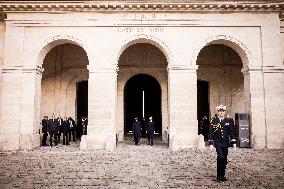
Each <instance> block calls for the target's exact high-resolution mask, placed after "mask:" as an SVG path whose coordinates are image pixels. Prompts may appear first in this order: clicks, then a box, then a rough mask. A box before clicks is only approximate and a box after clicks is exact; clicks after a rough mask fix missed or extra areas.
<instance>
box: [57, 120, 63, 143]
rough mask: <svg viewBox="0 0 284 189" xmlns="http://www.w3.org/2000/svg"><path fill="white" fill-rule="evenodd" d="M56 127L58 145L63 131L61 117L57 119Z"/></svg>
mask: <svg viewBox="0 0 284 189" xmlns="http://www.w3.org/2000/svg"><path fill="white" fill-rule="evenodd" d="M57 127H58V134H57V137H58V139H57V142H58V143H60V137H61V133H62V129H63V119H62V118H61V116H59V117H58V118H57Z"/></svg>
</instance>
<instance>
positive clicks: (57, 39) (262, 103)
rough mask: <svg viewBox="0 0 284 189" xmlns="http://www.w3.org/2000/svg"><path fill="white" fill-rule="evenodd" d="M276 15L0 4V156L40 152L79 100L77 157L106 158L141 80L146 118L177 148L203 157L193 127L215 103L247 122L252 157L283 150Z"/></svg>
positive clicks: (259, 7) (267, 6)
mask: <svg viewBox="0 0 284 189" xmlns="http://www.w3.org/2000/svg"><path fill="white" fill-rule="evenodd" d="M283 10H284V3H283V1H280V0H279V1H277V0H276V1H273V0H271V1H214V0H212V1H206V2H204V1H196V0H171V1H164V0H160V1H146V0H145V1H142V0H141V1H21V2H19V1H1V2H0V12H1V22H0V44H1V45H0V66H1V67H0V70H1V72H0V83H1V85H0V86H1V87H0V97H1V98H0V107H1V110H0V112H1V113H0V116H1V117H0V119H1V121H0V123H1V125H0V150H3V151H4V150H18V149H21V150H25V149H32V148H34V147H37V146H39V145H40V135H41V134H40V130H41V124H40V122H41V119H42V118H43V116H44V115H48V116H51V115H52V114H55V116H59V115H61V116H68V117H73V118H74V119H77V118H78V117H80V116H79V114H80V113H82V110H81V109H78V106H79V104H80V103H81V101H85V102H87V108H86V107H85V109H84V111H85V112H87V113H86V114H87V115H88V120H89V125H88V134H87V135H84V136H83V138H82V141H81V144H80V148H81V149H82V150H96V149H107V150H112V149H114V148H115V146H116V140H119V141H121V140H123V139H124V136H125V135H126V134H127V132H128V126H127V124H128V122H127V121H126V119H129V116H130V117H131V116H133V115H134V113H133V115H132V112H131V110H132V109H131V110H128V109H127V108H129V107H130V108H131V107H133V106H132V104H133V103H135V102H136V101H141V99H140V97H139V99H137V100H136V99H135V98H134V97H133V96H135V95H136V93H135V90H138V88H139V86H140V84H141V83H142V84H143V82H146V86H151V87H152V88H151V87H150V88H147V90H148V91H146V92H149V91H150V93H151V92H152V93H155V94H156V96H151V95H155V94H150V97H149V98H148V99H150V100H147V103H148V105H147V104H146V106H151V107H153V109H154V110H155V111H153V112H151V111H150V110H149V111H148V110H147V107H145V110H146V115H145V116H149V115H150V114H155V113H157V112H158V113H157V114H155V115H157V116H156V119H157V122H158V123H159V125H158V127H159V129H158V130H159V133H160V135H161V136H162V139H163V140H164V141H168V143H169V148H171V149H172V150H177V149H182V148H195V147H202V146H203V145H204V144H203V143H202V141H203V140H202V139H201V137H200V136H199V135H198V133H197V119H198V118H199V116H200V115H208V116H210V117H212V116H213V115H214V114H215V106H216V105H218V104H224V105H226V106H227V107H228V114H229V115H231V117H234V115H235V113H248V114H249V116H250V125H251V138H250V140H251V144H252V147H253V148H282V149H283V148H284V116H283V112H284V106H283V104H284V65H283V64H284V53H283V52H284V43H283V42H284V31H283V28H284V21H283V18H284V13H283ZM83 81H88V82H87V90H85V91H83V92H82V91H81V92H80V90H78V89H79V88H80V87H79V85H80V83H82V82H83ZM131 82H132V83H133V82H134V85H133V84H132V85H131V84H130V83H131ZM135 82H137V85H135ZM139 82H140V83H139ZM153 83H155V84H153ZM142 84H141V86H142ZM199 84H200V85H199ZM201 84H202V85H201ZM137 86H138V87H137ZM199 86H203V87H200V90H201V92H200V93H198V89H199ZM204 86H205V87H204ZM135 87H136V88H135ZM144 87H145V86H144ZM145 90H146V89H145ZM153 91H155V92H153ZM139 92H141V91H139ZM78 93H83V94H84V93H87V94H88V95H87V99H86V98H85V99H84V98H83V99H81V101H80V100H78V99H79V98H81V97H79V96H78ZM126 93H127V94H128V93H129V94H130V97H127V95H126ZM157 93H158V95H157ZM139 95H140V93H139V94H138V96H139ZM204 95H205V97H204ZM131 96H132V97H133V98H134V100H133V99H132V101H131V100H129V99H128V98H132V97H131ZM138 96H137V98H138ZM201 96H203V97H202V98H201ZM151 98H152V99H155V100H154V101H151ZM198 99H199V100H198ZM86 100H87V101H86ZM157 101H158V103H157ZM198 107H200V108H198ZM139 108H140V105H139ZM155 108H156V109H155ZM147 111H148V112H147ZM143 112H144V110H143ZM139 113H141V111H139V112H138V114H139ZM147 113H148V114H147Z"/></svg>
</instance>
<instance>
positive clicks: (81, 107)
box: [76, 81, 88, 119]
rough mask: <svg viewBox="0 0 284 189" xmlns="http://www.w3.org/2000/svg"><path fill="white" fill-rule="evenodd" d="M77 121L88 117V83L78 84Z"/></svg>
mask: <svg viewBox="0 0 284 189" xmlns="http://www.w3.org/2000/svg"><path fill="white" fill-rule="evenodd" d="M76 99H77V119H80V118H82V117H83V116H85V117H88V81H81V82H78V83H77V98H76Z"/></svg>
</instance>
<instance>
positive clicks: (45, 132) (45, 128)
mask: <svg viewBox="0 0 284 189" xmlns="http://www.w3.org/2000/svg"><path fill="white" fill-rule="evenodd" d="M43 118H44V119H43V120H42V121H41V125H42V129H41V130H42V133H43V136H42V146H47V144H46V140H47V136H48V117H47V116H44V117H43Z"/></svg>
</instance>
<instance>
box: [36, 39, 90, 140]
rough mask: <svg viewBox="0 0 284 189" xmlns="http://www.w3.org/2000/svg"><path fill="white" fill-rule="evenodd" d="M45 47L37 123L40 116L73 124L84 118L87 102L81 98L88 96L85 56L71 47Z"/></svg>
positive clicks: (86, 61)
mask: <svg viewBox="0 0 284 189" xmlns="http://www.w3.org/2000/svg"><path fill="white" fill-rule="evenodd" d="M54 43H56V44H58V43H59V42H58V41H56V42H54ZM49 46H52V47H53V48H52V49H47V48H45V49H44V51H46V52H47V54H46V55H45V56H44V59H43V63H42V67H43V69H44V71H43V73H42V80H41V105H40V114H41V119H42V118H43V117H44V116H48V117H49V118H51V116H52V115H53V114H54V116H55V118H58V117H61V118H64V117H67V118H69V117H71V118H72V119H73V120H74V121H75V122H76V123H77V120H78V119H79V118H81V117H80V116H82V115H84V116H87V115H86V114H87V112H88V98H85V97H87V95H88V85H86V83H87V80H88V77H89V72H88V69H87V65H88V64H89V61H88V56H87V54H86V51H85V50H84V49H83V48H82V47H80V46H78V45H75V44H71V43H63V44H59V45H55V46H53V45H52V44H51V45H49ZM80 81H86V82H85V83H80ZM77 83H78V84H77ZM78 97H79V101H78ZM78 105H79V107H78ZM62 136H63V135H61V137H62ZM78 138H79V136H78Z"/></svg>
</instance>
